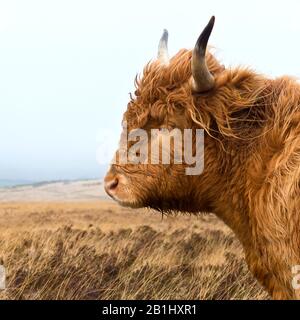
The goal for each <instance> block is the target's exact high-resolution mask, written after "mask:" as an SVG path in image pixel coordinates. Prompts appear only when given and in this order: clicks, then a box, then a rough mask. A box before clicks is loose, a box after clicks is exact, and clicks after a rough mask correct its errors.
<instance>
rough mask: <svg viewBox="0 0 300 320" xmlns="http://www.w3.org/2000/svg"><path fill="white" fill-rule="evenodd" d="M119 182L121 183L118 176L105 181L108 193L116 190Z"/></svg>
mask: <svg viewBox="0 0 300 320" xmlns="http://www.w3.org/2000/svg"><path fill="white" fill-rule="evenodd" d="M118 184H119V180H118V178H114V179H112V180H109V181H106V182H105V189H106V191H107V193H109V192H111V191H113V190H115V189H116V188H117V186H118Z"/></svg>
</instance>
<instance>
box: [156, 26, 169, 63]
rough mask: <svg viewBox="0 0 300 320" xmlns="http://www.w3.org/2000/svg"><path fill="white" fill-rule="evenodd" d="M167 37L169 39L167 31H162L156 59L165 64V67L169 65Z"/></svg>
mask: <svg viewBox="0 0 300 320" xmlns="http://www.w3.org/2000/svg"><path fill="white" fill-rule="evenodd" d="M168 37H169V34H168V30H166V29H164V32H163V34H162V36H161V38H160V41H159V45H158V54H157V59H158V60H159V61H160V62H161V63H162V64H165V65H167V64H168V63H169V54H168Z"/></svg>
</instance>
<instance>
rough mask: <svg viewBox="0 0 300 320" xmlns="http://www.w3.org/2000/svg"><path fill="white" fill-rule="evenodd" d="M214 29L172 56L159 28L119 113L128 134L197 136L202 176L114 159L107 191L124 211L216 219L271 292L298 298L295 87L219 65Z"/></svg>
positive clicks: (299, 107)
mask: <svg viewBox="0 0 300 320" xmlns="http://www.w3.org/2000/svg"><path fill="white" fill-rule="evenodd" d="M213 25H214V17H212V19H211V20H210V22H209V23H208V25H207V26H206V28H205V29H204V30H203V32H202V33H201V35H200V37H199V38H198V41H197V42H196V45H195V48H194V49H193V50H192V51H189V50H180V51H179V52H178V53H177V54H176V55H175V56H174V57H172V58H171V59H169V57H168V52H167V40H168V34H167V31H164V34H163V36H162V38H161V41H160V44H159V52H158V59H157V60H155V61H153V62H151V63H148V64H147V65H146V67H145V68H144V71H143V76H142V77H140V78H139V77H137V78H136V81H135V85H136V91H135V94H134V95H132V96H131V100H130V102H129V103H128V108H127V111H126V112H125V114H124V121H125V122H126V124H127V126H128V130H129V131H130V130H133V129H137V128H142V129H145V130H146V131H147V132H150V130H151V129H153V128H156V129H160V128H167V129H170V130H172V129H174V128H176V129H179V130H181V131H183V130H184V129H193V130H196V129H202V130H204V169H203V171H202V173H201V174H199V175H187V174H186V173H185V168H186V166H187V164H186V163H184V162H183V163H181V164H176V163H174V162H171V163H170V164H163V163H159V164H152V163H151V161H149V162H148V163H138V164H136V163H135V164H133V163H127V164H122V163H119V162H118V157H116V159H117V161H116V163H114V164H112V165H111V168H110V170H109V172H108V173H107V175H106V178H105V189H106V191H107V193H108V194H109V195H110V196H111V197H112V198H114V199H115V200H116V201H118V202H119V203H120V204H121V205H124V206H130V207H135V208H138V207H150V208H154V209H157V210H160V211H163V212H171V211H180V212H190V213H193V214H199V213H201V212H212V213H215V214H216V215H217V216H218V217H219V218H220V219H222V220H223V221H224V222H225V223H226V224H227V225H228V226H229V227H230V228H231V229H232V230H233V231H234V233H235V234H236V236H237V237H238V239H239V240H240V242H241V244H242V246H243V248H244V252H245V258H246V262H247V264H248V267H249V269H250V271H251V272H252V274H253V275H254V276H255V277H256V278H257V279H258V280H259V282H260V283H261V284H262V285H263V286H264V287H265V288H266V289H267V291H268V292H269V293H270V295H271V296H272V297H273V298H274V299H295V298H299V297H300V292H299V289H298V290H296V289H295V288H294V286H293V285H292V283H293V281H292V280H293V277H294V274H293V273H292V270H293V267H294V266H297V265H300V212H299V211H298V210H299V209H300V197H299V196H300V190H299V186H300V182H299V178H300V135H299V134H300V85H299V84H298V83H297V82H296V81H295V80H294V79H293V78H290V77H286V76H285V77H281V78H277V79H268V78H266V77H264V76H262V75H260V74H257V73H256V72H254V71H252V70H251V69H249V68H241V67H239V68H225V67H224V66H223V65H221V64H220V63H219V62H218V61H217V59H216V58H215V57H214V56H213V54H211V53H210V52H209V50H206V48H207V42H208V39H209V36H210V33H211V31H212V28H213ZM147 143H148V144H150V140H149V141H148V142H147ZM149 147H150V148H151V146H149ZM119 151H120V150H119ZM194 151H195V150H194ZM171 152H173V151H172V150H171Z"/></svg>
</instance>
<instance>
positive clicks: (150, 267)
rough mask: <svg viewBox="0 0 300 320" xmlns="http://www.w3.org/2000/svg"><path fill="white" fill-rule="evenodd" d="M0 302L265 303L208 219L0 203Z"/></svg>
mask: <svg viewBox="0 0 300 320" xmlns="http://www.w3.org/2000/svg"><path fill="white" fill-rule="evenodd" d="M0 261H1V263H2V264H4V266H5V267H6V270H7V289H6V290H3V291H0V298H1V299H266V298H268V297H267V294H266V293H265V292H264V291H263V290H262V289H261V288H260V286H259V285H258V284H257V282H256V281H255V280H254V279H253V278H252V276H251V275H250V273H249V272H248V270H247V267H246V265H245V262H244V259H243V254H242V250H241V247H240V245H239V243H238V242H237V240H236V239H235V237H234V236H233V234H232V233H231V232H230V230H229V229H228V228H227V227H226V226H224V225H223V224H222V222H220V221H219V220H218V219H216V218H215V217H214V216H212V215H207V216H201V217H190V216H178V217H167V218H166V217H165V218H164V219H163V220H162V218H161V216H160V215H159V214H158V213H153V212H151V211H145V210H129V209H124V208H120V207H118V206H117V205H115V204H113V203H110V202H95V203H92V202H91V203H69V204H63V203H26V204H25V203H7V204H1V205H0Z"/></svg>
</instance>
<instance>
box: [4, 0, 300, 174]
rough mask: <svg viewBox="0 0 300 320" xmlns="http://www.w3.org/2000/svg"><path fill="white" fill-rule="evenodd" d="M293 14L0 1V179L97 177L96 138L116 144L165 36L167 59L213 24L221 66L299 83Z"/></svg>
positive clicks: (169, 4) (227, 4) (246, 4)
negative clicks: (140, 79) (131, 98)
mask: <svg viewBox="0 0 300 320" xmlns="http://www.w3.org/2000/svg"><path fill="white" fill-rule="evenodd" d="M299 12H300V2H299V1H296V0H295V1H292V0H286V1H282V0H280V1H274V0H273V1H261V0H259V1H258V0H251V1H238V0H236V1H233V0H232V1H228V0H227V1H222V0H219V1H217V0H209V1H200V0H197V1H188V0H186V1H174V0H169V1H161V0H160V1H157V0H152V1H141V0H131V1H130V0H127V1H122V0H120V1H116V0H110V1H100V0H97V1H92V0H81V1H76V0H51V1H50V0H49V1H46V0H44V1H41V0H36V1H32V0H26V1H24V0H19V1H17V0H7V1H6V0H0V179H28V180H52V179H77V178H84V177H87V178H93V177H99V176H100V175H101V170H103V168H101V167H100V165H99V163H98V162H97V156H98V158H99V159H100V160H101V159H102V151H101V150H102V149H101V145H102V143H103V137H105V139H104V140H107V139H108V138H106V137H107V136H109V135H110V134H109V132H110V131H109V130H112V132H113V137H112V138H111V144H112V145H113V144H115V143H116V142H117V141H116V140H117V138H116V137H117V136H118V134H119V132H120V128H121V126H120V122H121V118H122V113H123V112H124V111H125V108H126V105H127V101H128V93H129V92H130V91H132V89H133V79H134V77H135V75H136V73H138V72H140V71H141V70H142V68H143V66H144V64H145V63H146V62H148V61H149V60H150V59H154V58H155V56H156V50H157V44H158V40H159V38H160V36H161V33H162V30H163V28H167V29H168V30H169V48H170V50H169V51H170V53H171V54H174V53H176V52H177V51H178V50H179V49H180V48H192V47H193V46H194V43H195V41H196V39H197V37H198V35H199V33H200V32H201V31H202V29H203V27H204V26H205V25H206V23H207V22H208V20H209V18H210V17H211V16H212V15H215V16H216V24H215V29H214V30H213V34H212V36H211V39H210V44H211V45H213V46H214V47H216V48H217V55H218V57H219V58H220V59H221V60H222V61H223V62H224V63H225V65H240V64H243V65H250V66H251V67H252V68H254V69H255V70H257V71H258V72H262V73H264V74H266V75H268V76H272V77H275V76H280V75H282V74H290V75H294V76H299V75H300V63H299V56H300V41H299V39H300V20H299ZM103 153H104V151H103ZM103 157H104V155H103ZM102 162H103V161H102Z"/></svg>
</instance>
